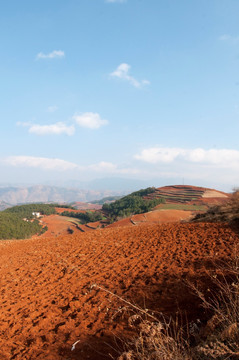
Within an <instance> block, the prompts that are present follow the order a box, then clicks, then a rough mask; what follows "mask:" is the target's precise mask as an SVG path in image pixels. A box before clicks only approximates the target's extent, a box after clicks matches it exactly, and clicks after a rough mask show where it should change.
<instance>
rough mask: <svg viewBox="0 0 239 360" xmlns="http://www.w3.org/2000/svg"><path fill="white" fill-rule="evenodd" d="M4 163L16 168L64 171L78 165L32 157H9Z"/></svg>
mask: <svg viewBox="0 0 239 360" xmlns="http://www.w3.org/2000/svg"><path fill="white" fill-rule="evenodd" d="M4 163H5V164H7V165H11V166H16V167H18V166H19V167H30V168H40V169H42V170H60V171H66V170H73V169H76V168H78V165H76V164H74V163H72V162H69V161H65V160H61V159H51V158H44V157H34V156H9V157H7V158H5V159H4Z"/></svg>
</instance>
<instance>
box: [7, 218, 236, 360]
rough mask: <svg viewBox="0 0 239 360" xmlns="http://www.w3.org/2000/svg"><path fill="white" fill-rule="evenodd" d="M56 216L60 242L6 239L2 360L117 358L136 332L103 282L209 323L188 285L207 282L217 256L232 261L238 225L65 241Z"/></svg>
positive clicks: (141, 230)
mask: <svg viewBox="0 0 239 360" xmlns="http://www.w3.org/2000/svg"><path fill="white" fill-rule="evenodd" d="M149 216H150V215H149ZM48 218H49V219H54V222H53V223H54V224H53V223H52V224H53V225H50V223H48V226H49V227H50V226H52V229H53V234H51V229H49V235H52V236H47V234H45V235H43V236H42V237H40V238H35V239H30V240H19V241H2V242H1V243H0V260H1V261H0V279H1V280H0V281H1V315H0V318H1V322H0V334H1V336H0V359H1V360H13V359H16V360H30V359H31V360H35V359H38V360H43V359H44V360H45V359H46V360H70V359H75V360H76V359H77V360H79V359H80V360H86V359H91V360H103V359H112V358H113V359H116V358H117V354H118V352H119V351H120V348H119V346H120V341H119V339H123V338H124V337H125V336H126V337H127V336H128V335H129V334H130V333H129V329H128V326H127V321H126V313H125V310H124V308H125V307H126V305H125V303H124V302H121V301H119V300H118V299H117V298H116V297H113V296H111V295H110V294H108V293H106V292H104V291H102V290H99V289H98V288H96V287H94V286H92V285H94V284H98V285H100V286H102V287H104V288H105V289H108V290H109V291H111V292H113V293H115V294H117V295H119V296H122V297H123V298H124V299H127V300H130V301H131V302H133V303H134V304H137V305H140V306H143V307H146V308H150V309H153V310H157V311H160V312H161V311H162V312H163V313H164V314H166V315H174V314H175V313H176V312H177V311H178V310H179V309H181V311H186V312H187V317H188V319H189V320H190V319H196V318H198V317H199V318H202V317H203V316H204V310H203V309H202V308H200V307H199V302H198V300H197V298H195V296H194V295H193V294H191V293H190V291H189V289H188V287H187V285H186V283H185V281H186V280H191V281H194V282H196V283H197V284H198V285H200V284H201V286H204V287H205V286H207V282H206V281H205V279H206V275H205V274H206V271H207V270H208V269H211V268H212V266H213V265H212V262H211V260H212V259H213V261H215V262H218V261H220V260H221V259H226V258H227V257H230V256H231V254H232V251H233V249H234V246H235V244H238V240H239V238H238V235H237V234H236V233H235V232H234V231H233V230H232V229H231V228H230V227H229V226H227V225H225V224H208V223H197V224H189V223H187V224H162V225H157V224H156V225H155V224H154V225H148V224H142V225H140V226H132V227H129V226H128V227H115V228H111V229H110V228H108V229H99V230H94V231H90V232H87V233H81V232H80V231H79V232H78V233H77V232H74V233H73V234H72V235H65V234H64V231H65V230H66V229H65V230H64V226H65V225H63V223H61V221H62V220H60V219H59V218H61V217H60V216H58V218H57V215H54V217H53V216H51V217H48ZM49 219H48V220H49ZM44 221H47V220H46V219H45V220H44ZM156 221H158V220H156ZM56 229H57V231H58V232H59V234H63V235H64V236H63V235H59V236H57V237H56V233H55V231H56ZM76 341H79V342H78V343H77V344H76V345H75V349H73V351H71V349H72V345H73V343H75V342H76Z"/></svg>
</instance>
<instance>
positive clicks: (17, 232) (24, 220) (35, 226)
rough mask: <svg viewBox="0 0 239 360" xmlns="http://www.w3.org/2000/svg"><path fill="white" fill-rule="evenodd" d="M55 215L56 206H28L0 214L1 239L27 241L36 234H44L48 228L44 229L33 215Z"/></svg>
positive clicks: (21, 206)
mask: <svg viewBox="0 0 239 360" xmlns="http://www.w3.org/2000/svg"><path fill="white" fill-rule="evenodd" d="M34 212H39V213H40V214H42V215H50V214H54V213H55V205H49V204H28V205H19V206H14V207H12V208H8V209H6V210H4V211H2V212H0V239H26V238H29V237H31V236H32V235H34V234H39V235H41V234H43V233H44V232H45V231H46V230H47V226H45V227H42V226H41V225H40V224H39V221H38V220H37V219H35V216H34V215H33V214H32V213H34Z"/></svg>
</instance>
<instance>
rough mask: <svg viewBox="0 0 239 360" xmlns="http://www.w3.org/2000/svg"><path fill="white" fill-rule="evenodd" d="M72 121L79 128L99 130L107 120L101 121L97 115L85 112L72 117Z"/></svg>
mask: <svg viewBox="0 0 239 360" xmlns="http://www.w3.org/2000/svg"><path fill="white" fill-rule="evenodd" d="M73 120H75V122H76V123H77V124H78V125H79V126H81V127H85V128H89V129H99V128H100V127H101V126H104V125H107V124H108V123H109V122H108V120H105V119H101V117H100V115H99V114H98V113H93V112H86V113H83V114H81V115H74V116H73Z"/></svg>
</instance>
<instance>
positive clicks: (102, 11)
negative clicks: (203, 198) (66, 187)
mask: <svg viewBox="0 0 239 360" xmlns="http://www.w3.org/2000/svg"><path fill="white" fill-rule="evenodd" d="M238 14H239V2H238V1H237V0H207V1H206V0H200V1H198V0H180V1H178V0H147V1H146V0H124V1H123V0H121V1H120V0H118V1H117V0H108V1H106V0H67V1H65V0H48V1H46V0H36V1H32V0H21V1H18V0H8V1H7V2H6V1H5V2H3V3H2V4H1V11H0V25H1V31H0V43H1V48H0V52H1V57H0V79H1V81H0V97H1V106H0V119H1V139H0V140H1V141H0V149H1V156H0V171H1V180H0V183H28V184H29V183H42V182H44V183H47V182H51V183H52V182H53V183H54V182H56V183H57V182H59V181H60V180H61V181H62V182H67V181H68V180H79V181H86V180H87V181H88V180H91V179H95V178H103V177H121V178H130V179H137V180H139V179H140V180H146V181H148V182H149V183H151V185H154V186H161V185H167V184H172V183H173V184H181V183H182V182H184V183H187V184H194V185H199V186H200V185H202V186H208V187H216V188H219V189H222V190H226V191H231V190H232V188H233V187H235V186H238V185H239V181H238V179H239V142H238V133H239V121H238V119H239V66H238V65H239V23H238Z"/></svg>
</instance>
